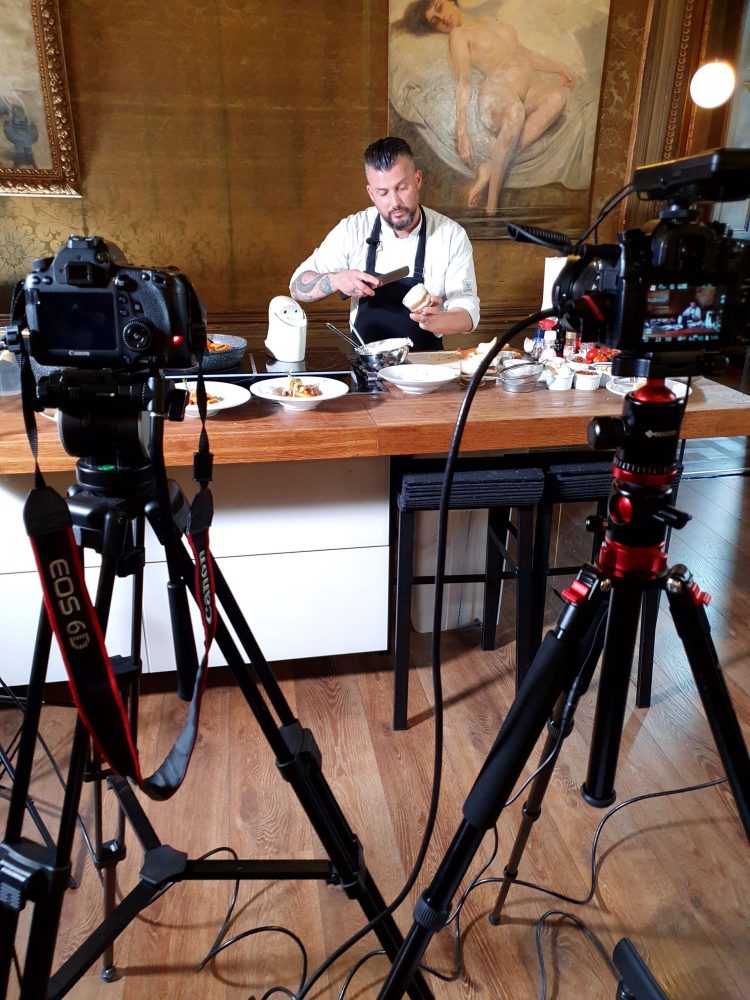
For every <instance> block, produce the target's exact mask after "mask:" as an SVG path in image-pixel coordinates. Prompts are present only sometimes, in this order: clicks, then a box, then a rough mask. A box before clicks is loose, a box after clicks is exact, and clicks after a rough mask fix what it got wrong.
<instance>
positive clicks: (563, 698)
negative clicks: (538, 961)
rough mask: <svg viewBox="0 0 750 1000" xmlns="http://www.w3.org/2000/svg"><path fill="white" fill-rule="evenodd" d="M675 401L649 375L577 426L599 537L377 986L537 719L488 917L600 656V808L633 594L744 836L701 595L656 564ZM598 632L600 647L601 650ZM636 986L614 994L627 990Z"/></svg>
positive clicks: (447, 889)
mask: <svg viewBox="0 0 750 1000" xmlns="http://www.w3.org/2000/svg"><path fill="white" fill-rule="evenodd" d="M683 410H684V402H683V401H682V400H678V399H677V398H676V396H675V395H674V393H673V392H672V391H671V389H669V388H668V387H667V386H666V384H665V381H664V379H663V378H649V379H648V380H647V382H646V384H645V385H643V386H642V387H641V388H639V389H637V390H636V391H633V392H631V393H630V394H629V395H628V396H627V397H626V399H625V403H624V406H623V411H622V415H621V416H620V417H602V418H597V419H595V420H593V421H592V423H591V425H590V427H589V443H590V444H592V445H593V446H594V447H595V448H600V449H612V448H616V453H615V460H614V464H613V483H612V490H611V493H610V498H609V509H608V518H607V527H606V532H605V538H604V542H603V544H602V547H601V550H600V552H599V555H598V557H597V560H596V562H595V563H594V564H593V565H587V566H585V567H584V568H583V569H582V570H581V571H580V572H579V573H578V576H577V577H576V579H575V580H574V581H573V583H572V584H571V585H570V586H569V587H568V589H567V590H566V591H565V592H564V594H563V600H564V608H563V610H562V612H561V613H560V616H559V617H558V620H557V623H556V625H555V627H554V628H553V629H552V630H551V631H550V632H548V633H547V635H546V637H545V639H544V642H543V643H542V645H541V646H540V648H539V651H538V653H537V654H536V656H535V657H534V660H533V662H532V664H531V666H530V667H529V669H528V671H527V673H526V675H525V677H524V680H523V682H522V684H521V686H520V688H519V690H518V693H517V695H516V698H515V699H514V701H513V703H512V705H511V706H510V709H509V711H508V714H507V716H506V718H505V721H504V722H503V724H502V726H501V728H500V731H499V733H498V735H497V737H496V739H495V742H494V744H493V746H492V749H491V750H490V752H489V754H488V756H487V759H486V760H485V762H484V764H483V766H482V768H481V770H480V772H479V775H478V777H477V779H476V781H475V783H474V786H473V788H472V789H471V791H470V792H469V795H468V798H467V799H466V801H465V803H464V806H463V817H464V818H463V821H462V822H461V824H460V826H459V828H458V830H457V832H456V834H455V836H454V837H453V840H452V842H451V844H450V846H449V848H448V850H447V852H446V853H445V855H444V857H443V860H442V862H441V864H440V866H439V868H438V870H437V872H436V874H435V876H434V878H433V879H432V882H431V883H430V885H429V887H428V888H427V889H426V890H425V892H424V893H423V894H422V896H421V897H420V898H419V900H418V901H417V904H416V906H415V908H414V923H413V924H412V927H411V930H410V931H409V933H408V934H407V936H406V939H405V941H404V944H403V946H402V948H401V950H400V952H399V955H398V957H397V959H396V961H395V962H394V964H393V966H392V969H391V972H390V974H389V976H388V979H387V980H386V982H385V984H384V986H383V988H382V990H381V992H380V994H379V998H380V1000H394V998H397V997H401V996H403V995H404V992H405V990H406V989H407V988H408V985H409V983H410V982H411V981H412V977H413V976H414V975H415V973H416V972H417V970H418V967H419V963H420V960H421V958H422V955H423V954H424V952H425V950H426V948H427V945H428V944H429V942H430V939H431V938H432V935H433V934H434V933H435V932H436V931H437V930H439V929H440V928H441V927H442V926H443V925H444V924H445V921H446V919H447V918H448V916H449V914H450V910H451V901H452V899H453V897H454V895H455V894H456V892H457V891H458V889H459V886H460V884H461V882H462V880H463V878H464V877H465V875H466V872H467V871H468V868H469V865H470V864H471V862H472V860H473V858H474V855H475V854H476V852H477V851H478V849H479V847H480V845H481V843H482V840H483V838H484V836H485V834H486V832H487V831H488V830H490V829H491V828H492V827H493V826H494V825H495V823H496V822H497V820H498V818H499V817H500V814H501V812H502V810H503V809H504V807H505V803H506V802H507V801H508V800H509V798H510V796H511V794H512V792H513V788H514V786H515V785H516V783H517V781H518V779H519V778H520V776H521V774H522V772H523V768H524V766H525V764H526V762H527V760H528V758H529V756H530V755H531V753H532V752H533V750H534V747H535V745H536V743H537V740H538V739H539V736H540V735H541V733H542V731H543V730H544V727H545V725H547V729H548V736H547V739H546V742H545V746H544V749H543V750H542V754H541V758H540V759H541V761H548V762H549V763H548V766H545V767H543V768H541V770H540V771H539V773H538V774H537V776H536V778H535V779H534V781H533V782H532V784H531V787H530V792H529V796H528V799H527V801H526V803H525V805H524V807H523V818H522V821H521V826H520V828H519V831H518V834H517V836H516V841H515V844H514V847H513V849H512V852H511V856H510V859H509V861H508V864H507V865H506V868H505V876H506V879H507V881H506V882H505V883H504V884H503V887H502V891H501V892H500V894H499V896H498V900H497V903H496V906H495V909H494V911H493V914H492V917H491V919H492V920H493V922H497V921H498V920H499V918H500V913H501V911H502V907H503V904H504V902H505V897H506V896H507V893H508V891H509V889H510V886H511V885H512V881H513V879H514V878H515V877H516V875H517V873H518V868H519V863H520V860H521V857H522V855H523V851H524V848H525V845H526V842H527V840H528V837H529V834H530V832H531V828H532V826H533V824H534V822H535V821H536V820H537V819H538V817H539V815H540V812H541V806H542V801H543V798H544V794H545V792H546V790H547V787H548V785H549V781H550V778H551V776H552V769H553V766H554V761H555V759H556V757H557V756H558V754H559V752H560V748H561V744H562V741H563V739H564V737H565V736H566V735H567V734H568V733H569V732H570V731H571V729H572V726H573V717H574V713H575V709H576V705H577V703H578V701H579V699H580V697H581V695H582V694H583V693H584V692H585V691H586V689H587V687H588V685H589V682H590V680H591V678H592V676H593V672H594V669H595V667H596V664H597V662H598V661H599V654H600V653H602V654H603V655H602V666H601V674H600V680H599V690H598V694H597V703H596V712H595V717H594V726H593V732H592V736H591V747H590V755H589V763H588V771H587V776H586V780H585V782H584V785H583V788H582V793H583V796H584V798H585V799H586V801H587V802H589V803H591V804H592V805H595V806H597V807H602V808H603V807H606V806H608V805H610V804H611V803H612V802H613V801H614V799H615V790H614V781H615V774H616V770H617V760H618V755H619V750H620V742H621V739H622V729H623V724H624V719H625V710H626V701H627V694H628V687H629V684H630V674H631V669H632V663H633V656H634V652H635V645H636V636H637V631H638V621H639V616H640V613H641V607H642V604H643V599H644V594H646V593H649V594H650V593H651V592H652V591H656V590H664V591H665V592H666V594H667V598H668V600H669V607H670V610H671V613H672V618H673V620H674V623H675V627H676V629H677V632H678V635H679V637H680V639H681V640H682V644H683V646H684V650H685V655H686V657H687V659H688V662H689V664H690V668H691V670H692V673H693V677H694V679H695V683H696V686H697V689H698V692H699V694H700V697H701V701H702V703H703V707H704V710H705V713H706V716H707V719H708V722H709V725H710V727H711V732H712V734H713V738H714V740H715V742H716V746H717V749H718V751H719V754H720V756H721V760H722V764H723V767H724V770H725V772H726V775H727V778H728V780H729V783H730V786H731V788H732V792H733V795H734V798H735V801H736V803H737V808H738V811H739V814H740V819H741V821H742V824H743V826H744V828H745V832H746V833H747V835H748V838H749V839H750V760H749V758H748V751H747V747H746V745H745V742H744V739H743V736H742V732H741V730H740V726H739V722H738V720H737V716H736V714H735V711H734V707H733V705H732V701H731V698H730V696H729V692H728V690H727V687H726V684H725V681H724V677H723V674H722V671H721V667H720V665H719V661H718V657H717V654H716V649H715V647H714V644H713V641H712V639H711V629H710V626H709V623H708V618H707V616H706V610H705V605H706V604H707V603H708V597H707V595H706V594H705V593H703V591H701V590H700V589H699V587H698V586H697V585H696V584H695V583H694V581H693V579H692V576H691V574H690V572H689V570H688V569H687V568H686V567H685V566H682V565H677V566H673V567H671V568H668V565H667V552H666V542H667V537H668V532H669V529H670V528H671V527H675V528H680V527H682V526H684V524H685V523H686V522H687V521H688V519H689V515H687V514H684V513H682V512H681V511H679V510H677V509H676V508H674V507H673V506H672V505H671V501H672V500H673V498H674V495H675V489H676V483H677V480H678V478H679V465H678V462H677V451H678V445H679V437H680V425H681V421H682V415H683ZM602 633H603V634H604V638H603V650H602V639H601V636H602ZM636 995H637V996H638V997H639V1000H640V997H641V996H644V995H645V994H635V993H633V994H628V996H636Z"/></svg>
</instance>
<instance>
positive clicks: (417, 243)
mask: <svg viewBox="0 0 750 1000" xmlns="http://www.w3.org/2000/svg"><path fill="white" fill-rule="evenodd" d="M364 161H365V176H366V178H367V193H368V195H369V196H370V200H371V201H372V203H373V206H374V207H370V208H367V209H365V210H364V211H362V212H358V213H357V214H356V215H350V216H348V217H347V218H345V219H342V220H341V222H339V223H338V225H337V226H335V227H334V229H332V230H331V232H330V233H329V234H328V235H327V236H326V237H325V239H324V240H323V242H322V243H321V244H320V246H319V247H318V248H317V249H316V250H315V251H314V252H313V253H312V254H311V255H310V256H309V257H308V258H307V260H305V261H303V262H302V263H301V264H300V266H299V267H298V268H297V270H296V271H295V272H294V274H293V275H292V280H291V282H290V284H289V291H290V294H291V296H292V298H294V299H296V300H297V302H317V301H318V300H319V299H323V298H325V297H326V296H327V295H331V294H332V293H333V292H340V293H341V295H342V296H343V297H351V304H350V312H349V323H350V326H352V327H355V328H356V330H357V333H359V335H360V336H361V337H362V339H363V340H365V341H366V342H367V343H371V342H372V341H374V340H384V339H387V338H390V337H410V338H411V340H412V342H413V344H414V349H415V350H418V351H420V350H421V351H429V350H436V349H440V348H442V337H443V335H444V334H461V333H471V332H472V331H473V330H474V329H475V327H476V325H477V323H478V322H479V298H478V297H477V284H476V277H475V274H474V258H473V254H472V249H471V243H470V242H469V238H468V236H467V235H466V232H465V230H464V229H462V228H461V226H459V225H458V224H457V223H456V222H453V220H452V219H448V218H447V217H446V216H444V215H441V214H440V213H439V212H435V211H433V209H430V208H425V207H424V206H422V205H420V202H419V189H420V187H421V186H422V171H421V170H417V169H416V168H415V165H414V156H413V154H412V151H411V148H410V146H409V144H408V143H407V142H405V141H404V140H403V139H399V138H396V137H394V136H388V137H386V138H384V139H378V140H377V142H373V143H372V144H371V145H370V146H368V147H367V149H366V150H365V154H364ZM404 265H406V266H408V268H409V273H408V276H407V277H404V278H401V279H399V280H397V281H391V282H388V283H381V281H380V277H379V275H385V274H387V273H388V272H390V271H394V270H396V269H398V268H399V267H402V266H404ZM422 283H423V284H424V285H426V287H427V290H428V291H429V293H430V299H429V304H428V305H427V306H426V307H425V308H423V309H420V311H419V312H411V313H410V312H409V310H408V309H407V308H406V307H405V306H404V305H403V298H404V295H405V294H406V293H407V292H408V291H409V289H411V288H413V287H414V286H415V285H418V284H422Z"/></svg>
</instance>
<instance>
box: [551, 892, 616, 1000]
mask: <svg viewBox="0 0 750 1000" xmlns="http://www.w3.org/2000/svg"><path fill="white" fill-rule="evenodd" d="M550 917H562V918H563V919H564V920H570V921H571V923H573V924H575V926H576V927H577V928H578V929H579V930H580V931H583V933H584V934H585V935H586V937H587V938H588V939H589V941H591V942H592V944H593V945H594V947H595V948H596V950H597V951H598V952H599V954H600V955H601V956H602V958H603V959H604V961H605V962H606V963H607V967H608V969H609V971H610V972H611V973H612V975H613V976H614V977H615V979H618V980H619V978H620V977H619V976H618V974H617V969H616V968H615V964H614V962H613V961H612V959H611V958H610V957H609V954H608V953H607V949H606V948H605V947H604V945H603V944H602V942H601V939H600V938H598V937H597V936H596V934H594V932H593V931H592V930H591V928H590V927H587V926H586V924H584V922H583V921H582V920H579V919H578V917H574V916H573V914H572V913H566V912H565V910H547V911H546V912H545V913H543V914H542V915H541V917H540V918H539V919H538V920H537V922H536V927H535V929H534V939H535V941H536V955H537V958H538V959H539V970H540V972H541V977H542V981H541V986H540V988H539V1000H547V966H546V964H545V962H544V951H543V949H542V928H543V927H544V922H545V921H546V920H548V919H549V918H550Z"/></svg>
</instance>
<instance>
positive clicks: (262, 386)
mask: <svg viewBox="0 0 750 1000" xmlns="http://www.w3.org/2000/svg"><path fill="white" fill-rule="evenodd" d="M300 381H301V382H302V384H303V385H317V387H318V388H319V389H320V395H319V396H299V397H296V396H277V395H275V394H274V389H285V388H286V387H287V386H288V385H289V376H288V375H285V376H284V377H283V378H264V379H261V380H260V381H258V382H253V384H252V385H251V386H250V392H251V393H252V394H253V395H254V396H257V397H258V398H259V399H269V400H270V401H271V402H272V403H278V404H279V405H280V406H283V407H284V409H285V410H313V409H315V407H316V406H319V405H320V404H321V403H324V402H325V401H326V400H327V399H336V398H337V397H338V396H344V395H345V394H346V393H347V392H349V386H348V385H347V384H346V382H340V381H339V380H338V379H337V378H324V377H323V376H321V375H307V376H301V377H300Z"/></svg>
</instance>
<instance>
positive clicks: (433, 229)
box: [290, 205, 479, 329]
mask: <svg viewBox="0 0 750 1000" xmlns="http://www.w3.org/2000/svg"><path fill="white" fill-rule="evenodd" d="M422 207H423V208H424V206H422ZM424 213H425V217H426V220H427V244H426V247H425V261H424V279H423V280H424V284H425V285H426V286H427V290H428V291H429V292H430V294H431V295H439V296H440V297H441V298H442V299H443V307H444V308H445V309H465V310H466V311H467V312H468V313H469V315H470V316H471V320H472V324H473V326H472V329H476V326H477V323H478V322H479V298H478V296H477V279H476V275H475V273H474V256H473V253H472V249H471V243H470V242H469V237H468V236H467V235H466V231H465V230H464V229H463V228H462V227H461V226H459V225H458V223H457V222H454V221H453V219H449V218H448V217H447V216H445V215H441V214H440V213H439V212H435V211H434V210H433V209H431V208H424ZM377 214H378V210H377V208H375V206H374V205H371V206H370V207H369V208H366V209H365V210H364V211H362V212H357V214H356V215H349V216H347V218H345V219H342V220H341V222H339V223H338V225H337V226H335V227H334V228H333V229H332V230H331V232H330V233H329V234H328V235H327V236H326V238H325V239H324V240H323V242H322V243H321V244H320V246H319V247H318V248H317V249H316V250H314V251H313V252H312V254H311V255H310V256H309V257H308V258H307V260H304V261H303V262H302V263H301V264H300V266H299V267H298V268H297V270H296V271H295V272H294V274H293V275H292V279H291V282H290V289H291V286H292V285H293V284H294V282H295V281H296V279H297V278H298V277H299V275H300V274H302V273H304V272H305V271H315V273H316V274H328V273H329V272H330V271H347V270H350V269H356V270H358V271H364V270H365V265H366V263H367V251H368V249H369V247H368V245H367V242H366V241H367V239H368V238H369V236H370V233H371V232H372V227H373V225H374V224H375V219H376V218H377ZM421 227H422V222H421V221H420V223H419V225H418V226H417V227H416V228H415V229H414V230H412V232H411V233H409V235H408V236H406V237H401V238H399V237H397V236H396V234H395V233H394V231H393V229H392V228H391V226H389V225H388V223H387V222H385V221H382V220H381V229H380V243H379V245H378V247H377V250H376V255H375V270H376V271H377V273H378V274H387V272H388V271H395V270H396V268H398V267H403V266H404V265H405V264H408V265H409V274H410V275H413V273H414V258H415V256H416V253H417V241H418V239H419V231H420V229H421ZM358 308H359V299H356V298H354V299H352V300H351V306H350V312H349V320H350V322H351V323H356V318H357V309H358Z"/></svg>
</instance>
